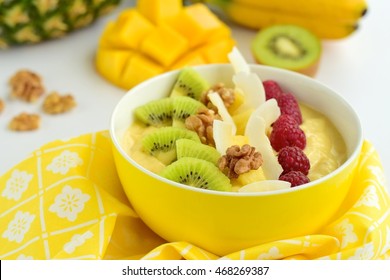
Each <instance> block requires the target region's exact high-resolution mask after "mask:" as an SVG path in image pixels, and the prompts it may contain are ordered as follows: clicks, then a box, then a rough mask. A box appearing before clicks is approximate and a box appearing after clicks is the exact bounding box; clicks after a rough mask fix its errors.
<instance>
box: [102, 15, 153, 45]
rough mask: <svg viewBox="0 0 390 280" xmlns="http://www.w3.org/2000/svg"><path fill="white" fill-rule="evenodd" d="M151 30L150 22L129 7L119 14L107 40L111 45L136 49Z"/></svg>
mask: <svg viewBox="0 0 390 280" xmlns="http://www.w3.org/2000/svg"><path fill="white" fill-rule="evenodd" d="M153 30H154V26H153V24H152V23H151V22H149V21H148V20H147V19H146V18H145V17H144V16H142V15H141V14H140V13H139V12H138V11H136V10H134V9H130V10H127V11H124V12H122V13H121V14H120V15H119V17H118V20H117V21H116V23H115V25H114V27H112V30H111V35H110V36H109V37H108V38H107V41H108V43H109V44H110V45H111V46H113V47H118V48H130V49H137V48H138V46H139V45H140V43H141V42H142V41H143V39H144V38H145V36H147V35H148V34H149V33H151V32H152V31H153Z"/></svg>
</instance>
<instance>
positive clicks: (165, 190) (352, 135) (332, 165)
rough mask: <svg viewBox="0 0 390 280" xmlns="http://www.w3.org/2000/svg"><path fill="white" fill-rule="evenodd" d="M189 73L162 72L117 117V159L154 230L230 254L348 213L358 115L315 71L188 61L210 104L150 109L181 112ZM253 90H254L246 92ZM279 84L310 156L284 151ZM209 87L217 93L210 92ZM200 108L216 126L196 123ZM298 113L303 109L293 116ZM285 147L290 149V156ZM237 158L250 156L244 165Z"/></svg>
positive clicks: (128, 98)
mask: <svg viewBox="0 0 390 280" xmlns="http://www.w3.org/2000/svg"><path fill="white" fill-rule="evenodd" d="M183 71H185V70H181V71H180V70H178V71H173V72H169V73H166V74H163V75H161V76H158V77H155V78H153V79H150V80H148V81H146V82H144V83H142V84H140V85H138V86H137V87H135V88H133V89H131V90H130V91H129V92H128V93H127V94H126V95H125V96H124V97H123V98H122V99H121V101H120V102H119V103H118V105H117V106H116V108H115V110H114V112H113V115H112V119H111V126H110V134H111V137H112V140H113V151H114V158H115V163H116V167H117V171H118V174H119V177H120V180H121V182H122V185H123V188H124V190H125V193H126V195H127V196H128V198H129V201H130V203H131V204H132V206H133V208H134V209H135V211H136V212H137V213H138V215H139V216H140V218H141V219H142V220H143V221H144V222H145V223H146V224H147V225H148V226H149V227H150V228H151V229H152V230H153V231H154V232H155V233H157V234H158V235H160V236H161V237H162V238H164V239H166V240H167V241H171V242H173V241H187V242H190V243H191V244H194V245H196V246H199V247H201V248H203V249H205V250H208V251H210V252H212V253H215V254H217V255H225V254H228V253H231V252H235V251H238V250H241V249H245V248H248V247H251V246H256V245H259V244H262V243H265V242H270V241H274V240H281V239H286V238H292V237H296V236H301V235H307V234H315V233H316V232H317V231H319V230H320V229H321V228H322V227H323V226H324V225H327V224H328V223H329V222H331V221H332V220H333V219H335V218H336V217H338V216H339V215H340V214H342V213H343V207H341V206H342V203H343V201H344V199H345V197H346V196H347V195H348V191H349V188H350V185H351V180H352V177H353V173H354V170H355V167H356V165H357V161H358V156H359V152H360V149H361V145H362V132H361V127H360V122H359V119H358V117H357V115H356V113H355V112H354V111H353V109H352V108H351V107H350V106H349V105H348V103H347V102H345V101H344V99H343V98H341V97H340V96H339V95H338V94H337V93H335V92H334V91H332V90H331V89H329V88H328V87H326V86H324V85H322V84H321V83H319V82H317V81H315V80H313V79H311V78H309V77H306V76H303V75H300V74H297V73H294V72H290V71H286V70H281V69H276V68H271V67H265V66H260V65H249V66H248V65H246V64H245V63H244V62H243V61H240V59H236V60H234V63H233V65H232V64H217V65H207V66H199V67H194V68H191V69H190V71H189V72H192V73H193V72H196V73H197V74H198V75H199V76H200V77H201V78H202V79H204V80H203V81H202V82H200V84H201V89H199V90H198V89H192V93H191V94H190V95H192V96H191V98H195V99H199V102H201V103H203V105H204V106H205V107H203V105H202V106H200V107H199V108H196V109H193V112H192V113H188V114H187V113H183V112H181V113H180V112H178V111H179V110H174V113H172V114H166V113H161V114H158V115H157V116H154V117H150V114H151V113H150V112H151V111H153V110H158V111H159V110H161V108H158V109H154V108H157V107H159V106H160V105H161V103H168V104H170V105H169V106H173V108H174V109H175V106H176V105H172V102H173V104H179V103H181V100H180V98H178V97H180V96H181V95H183V94H182V92H183V91H181V89H183V88H184V91H185V90H187V91H188V88H189V87H188V86H186V85H183V84H181V85H180V84H179V85H178V82H179V80H182V78H183V76H182V75H183ZM187 71H188V69H187ZM254 76H255V77H256V79H257V80H256V79H254V80H253V77H254ZM255 80H256V81H255ZM262 81H263V82H264V86H263V83H262ZM273 81H275V82H277V83H274V82H273ZM221 83H223V85H222V84H221ZM267 83H268V84H267ZM259 85H260V86H259ZM202 87H203V88H202ZM209 87H210V89H208V90H206V91H205V90H204V89H205V88H209ZM256 87H258V88H259V89H258V90H256V93H253V92H252V93H251V94H247V92H251V91H253V88H256ZM221 88H224V90H220V89H221ZM264 88H265V90H266V91H267V94H266V93H265V90H264ZM275 88H276V89H277V90H275ZM279 89H281V90H282V91H283V93H282V94H284V93H285V92H289V93H293V95H294V97H295V98H296V100H297V101H298V102H299V106H298V107H299V109H300V112H299V116H298V120H296V122H297V123H298V124H297V125H293V126H294V127H295V128H294V129H295V130H294V129H293V130H294V131H296V130H298V131H300V132H303V133H301V134H302V135H303V136H304V137H305V138H304V139H303V140H302V138H300V136H296V135H295V136H294V135H293V137H290V138H293V140H291V139H290V140H291V141H293V142H294V141H297V142H296V143H298V144H296V145H295V144H292V145H291V146H294V147H295V148H294V149H295V150H297V149H296V146H298V147H299V150H300V151H298V153H301V154H303V157H304V159H303V160H302V155H301V154H300V155H299V156H297V155H296V154H297V151H292V152H291V151H290V152H283V151H284V150H287V148H286V147H282V146H283V145H284V146H290V144H286V145H285V144H283V143H287V142H288V143H291V141H290V140H286V139H284V140H283V139H282V140H280V139H279V138H280V137H282V138H283V137H285V135H288V134H289V133H290V132H291V131H290V130H287V131H286V130H283V129H282V128H283V127H284V126H283V124H282V125H280V124H279V125H280V126H281V127H282V128H281V129H277V128H276V127H277V126H278V124H277V123H276V122H277V121H279V120H280V119H283V116H284V115H286V114H288V113H289V109H287V111H286V110H285V109H283V108H282V107H283V105H282V103H287V104H290V105H291V102H290V101H286V102H284V101H280V102H279V103H280V104H279V103H278V102H276V100H278V101H279V99H278V98H276V97H275V98H272V96H271V95H272V94H278V90H279ZM197 91H199V92H200V91H202V92H203V93H202V96H197V95H199V94H196V92H197ZM205 92H207V93H208V96H209V98H206V99H205V98H204V96H205ZM216 92H218V93H219V95H218V96H216V94H215V93H216ZM194 93H195V94H194ZM210 94H211V95H210ZM224 94H227V95H229V94H230V95H233V96H234V98H233V99H232V100H231V102H230V104H228V105H230V106H231V107H228V105H226V104H227V102H223V101H226V100H228V99H229V98H222V97H224ZM169 96H171V97H169ZM174 97H176V98H174ZM225 97H226V96H225ZM171 99H172V100H174V101H172V100H171ZM287 99H289V98H287ZM156 102H158V103H157V105H156V104H155V103H156ZM221 103H222V105H221ZM292 103H294V102H292ZM148 104H149V105H148ZM150 104H152V105H150ZM224 104H225V105H226V106H224ZM290 105H289V106H290ZM164 106H165V105H164ZM177 106H181V105H177ZM186 106H187V105H186ZM160 107H161V106H160ZM190 107H191V106H190ZM192 107H194V106H192ZM195 107H196V106H195ZM227 107H228V108H227ZM292 107H294V106H292ZM140 108H142V109H141V110H140ZM150 108H152V109H150ZM205 108H206V109H205ZM171 109H172V108H171ZM202 110H203V113H204V111H207V112H208V113H207V114H206V115H208V117H210V114H211V115H213V116H214V117H213V119H212V121H211V122H212V123H213V125H212V126H211V128H209V130H207V129H203V130H202V131H200V129H199V127H197V126H195V125H194V123H196V120H195V121H194V120H193V119H194V115H195V116H198V115H197V114H200V113H199V112H201V111H202ZM210 110H211V111H213V112H214V113H213V112H211V113H210ZM290 111H291V110H290ZM145 112H146V113H145ZM159 112H160V111H159ZM172 112H173V111H172ZM290 113H291V112H290ZM215 115H217V117H215ZM292 115H293V117H297V114H296V112H292ZM145 116H147V117H145ZM198 117H199V116H198ZM191 118H192V120H191ZM299 118H301V120H300V121H299ZM287 119H288V118H287ZM290 119H291V118H290ZM285 123H289V120H287V121H286V120H285ZM209 124H210V122H209ZM287 126H288V125H287ZM194 127H195V128H194ZM297 127H298V128H297ZM206 128H207V127H206ZM163 130H174V131H173V132H174V134H175V135H177V134H178V131H184V130H189V131H190V132H189V136H188V134H186V133H187V132H186V133H183V134H180V135H185V136H175V137H174V140H172V139H171V138H169V137H170V136H166V135H165V134H169V133H171V134H172V131H170V132H169V133H166V131H163ZM191 130H192V131H191ZM210 130H211V131H210ZM162 131H163V133H162ZM180 133H181V132H180ZM210 134H211V136H210ZM151 135H152V136H151ZM156 135H157V136H156ZM161 135H162V136H161ZM280 135H281V136H280ZM166 137H168V138H169V139H170V140H166V139H165V138H166ZM294 137H295V138H294ZM181 138H183V139H181ZM287 138H288V137H287ZM145 139H146V140H145ZM156 139H157V140H156ZM297 139H298V140H297ZM164 141H165V142H164ZM289 141H290V142H289ZM302 141H303V142H304V143H303V142H302ZM156 142H157V143H156ZM160 142H163V143H160ZM173 143H176V145H175V144H173ZM168 146H169V147H168ZM205 146H206V147H207V148H205ZM244 146H245V147H244ZM204 148H205V151H203V149H204ZM229 149H230V150H229ZM282 153H284V154H287V156H285V158H284V159H282V158H281V157H282V156H280V154H282ZM291 154H293V155H291ZM291 158H292V159H291ZM240 159H245V160H241V161H240V162H239V163H238V161H239V160H240ZM205 162H207V163H205ZM235 167H238V168H235ZM294 168H297V169H298V170H299V171H296V170H295V169H294ZM198 169H199V170H198ZM294 172H295V173H294ZM297 173H299V174H300V175H302V176H300V175H299V174H298V175H297ZM194 174H196V175H194ZM283 175H284V177H283ZM292 175H293V176H292ZM291 177H292V179H291ZM297 182H298V183H297Z"/></svg>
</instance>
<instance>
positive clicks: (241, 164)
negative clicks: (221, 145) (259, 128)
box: [218, 144, 263, 179]
mask: <svg viewBox="0 0 390 280" xmlns="http://www.w3.org/2000/svg"><path fill="white" fill-rule="evenodd" d="M262 164H263V157H262V156H261V153H260V152H257V151H256V149H255V148H254V147H252V146H250V145H248V144H245V145H243V146H242V147H240V146H238V145H233V146H231V147H229V148H228V149H227V150H226V155H224V156H222V157H221V158H220V159H219V160H218V168H219V169H220V170H221V171H223V172H224V173H225V174H226V175H227V176H228V177H229V178H230V179H233V178H238V176H239V175H240V174H243V173H246V172H249V171H251V170H257V169H259V168H260V166H261V165H262Z"/></svg>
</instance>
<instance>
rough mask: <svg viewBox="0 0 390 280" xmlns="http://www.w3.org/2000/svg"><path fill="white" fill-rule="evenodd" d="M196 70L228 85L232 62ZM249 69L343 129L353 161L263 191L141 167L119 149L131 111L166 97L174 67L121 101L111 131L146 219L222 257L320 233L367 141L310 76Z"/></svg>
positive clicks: (132, 196) (339, 101)
mask: <svg viewBox="0 0 390 280" xmlns="http://www.w3.org/2000/svg"><path fill="white" fill-rule="evenodd" d="M196 69H197V70H198V71H199V72H200V73H201V74H202V76H203V77H205V78H206V79H207V80H209V82H210V83H211V84H213V83H217V82H221V81H222V82H225V84H227V85H231V77H232V75H233V69H232V66H231V65H229V64H226V65H207V66H200V67H196ZM251 69H252V71H253V72H255V73H257V74H258V75H259V76H260V78H261V79H262V80H266V79H273V80H276V81H278V82H279V83H280V84H281V86H282V87H283V88H286V89H288V90H289V91H291V92H293V93H294V94H295V95H296V97H297V98H298V99H299V100H300V101H302V102H304V103H306V104H308V105H310V106H311V107H312V108H314V109H316V110H318V111H320V112H322V113H323V114H325V115H326V116H327V117H328V118H329V119H330V120H331V121H332V122H333V123H334V124H335V126H336V127H337V128H338V130H339V132H340V133H341V135H342V137H343V138H344V141H345V143H346V146H347V150H348V151H347V153H348V160H347V161H346V162H345V163H344V164H343V165H342V166H341V167H340V168H338V169H337V170H335V171H334V172H332V173H330V174H329V175H327V176H325V177H323V178H321V179H320V180H316V181H313V182H310V183H309V184H306V185H302V186H300V187H297V188H292V189H288V190H280V191H272V192H266V193H229V192H228V193H226V192H218V191H210V190H204V189H198V188H194V187H189V186H185V185H182V184H178V183H175V182H171V181H168V180H166V179H164V178H162V177H160V176H158V175H156V174H153V173H151V172H150V171H148V170H146V169H144V168H143V167H141V166H140V165H139V164H137V163H136V162H135V161H134V160H133V159H132V158H131V157H129V156H128V155H127V154H126V153H125V151H124V150H123V149H122V147H121V141H122V138H123V135H124V132H125V131H126V129H127V128H128V127H129V126H130V125H131V123H132V122H133V119H134V116H133V110H134V109H135V108H136V107H138V106H139V105H142V104H145V103H146V102H148V101H151V100H155V99H158V98H162V97H164V96H167V95H168V93H169V92H170V90H171V88H172V85H173V84H174V81H175V79H176V77H177V75H178V72H177V71H175V72H169V73H166V74H163V75H161V76H158V77H155V78H153V79H150V80H148V81H146V82H144V83H142V84H140V85H138V86H137V87H134V88H133V89H131V90H130V91H129V92H128V93H127V94H126V95H125V96H124V97H123V98H122V100H121V101H120V102H119V104H118V105H117V106H116V108H115V110H114V112H113V115H112V119H111V127H110V133H111V137H112V140H113V151H114V156H115V162H116V166H117V169H118V174H119V177H120V179H121V182H122V184H123V187H124V190H125V192H126V194H127V196H128V198H129V200H130V202H131V204H132V206H133V207H134V209H135V211H136V212H137V213H138V214H139V216H140V217H141V218H142V220H143V221H144V222H145V223H146V224H147V225H148V226H149V227H150V228H151V229H152V230H153V231H155V232H156V233H157V234H159V235H160V236H161V237H163V238H164V239H166V240H167V241H188V242H190V243H192V244H194V245H197V246H199V247H201V248H204V249H206V250H208V251H211V252H213V253H215V254H218V255H225V254H228V253H231V252H234V251H237V250H240V249H244V248H247V247H251V246H255V245H258V244H261V243H264V242H269V241H273V240H280V239H285V238H291V237H295V236H301V235H307V234H313V233H316V231H318V230H319V229H321V227H323V226H324V225H326V224H328V223H329V222H330V221H331V220H332V219H334V218H335V217H337V215H339V214H340V213H341V212H342V211H343V209H341V207H340V206H341V204H342V202H343V200H344V198H345V197H346V196H347V195H348V190H349V187H350V183H351V179H352V174H353V173H354V169H355V167H356V164H357V160H358V155H359V152H360V149H361V145H362V132H361V126H360V122H359V119H358V117H357V115H356V113H355V112H354V111H353V109H352V108H351V107H350V105H348V104H347V102H345V101H344V99H343V98H342V97H340V96H339V95H338V94H337V93H335V92H334V91H332V90H331V89H329V88H328V87H326V86H324V85H322V84H321V83H319V82H318V81H316V80H314V79H311V78H309V77H306V76H303V75H300V74H297V73H294V72H290V71H286V70H280V69H275V68H270V67H265V66H261V65H252V66H251Z"/></svg>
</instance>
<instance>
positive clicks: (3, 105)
mask: <svg viewBox="0 0 390 280" xmlns="http://www.w3.org/2000/svg"><path fill="white" fill-rule="evenodd" d="M4 107H5V103H4V101H3V100H2V99H0V113H1V112H3V110H4Z"/></svg>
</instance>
